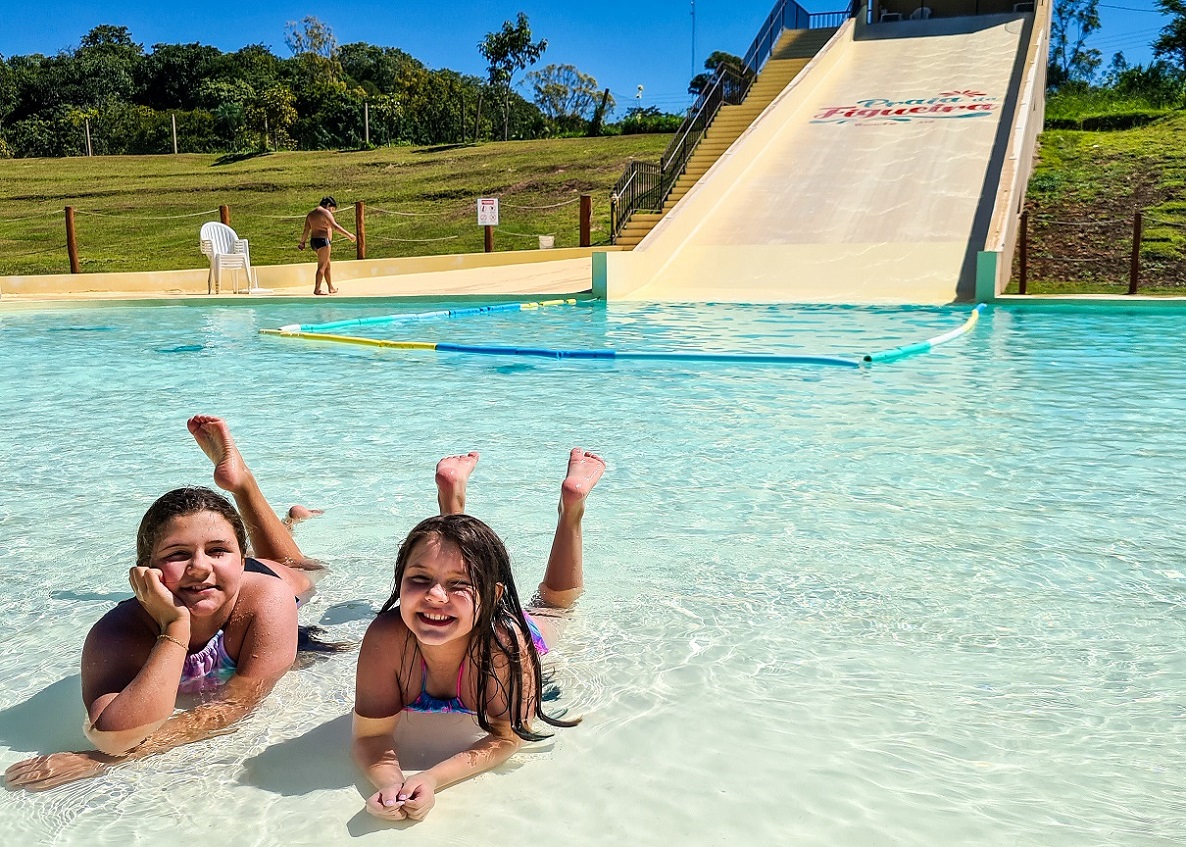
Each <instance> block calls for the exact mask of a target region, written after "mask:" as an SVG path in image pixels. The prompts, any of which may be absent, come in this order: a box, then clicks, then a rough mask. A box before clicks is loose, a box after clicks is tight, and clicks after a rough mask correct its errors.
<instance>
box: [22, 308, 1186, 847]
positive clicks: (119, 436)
mask: <svg viewBox="0 0 1186 847" xmlns="http://www.w3.org/2000/svg"><path fill="white" fill-rule="evenodd" d="M398 308H403V307H400V306H393V304H387V306H386V307H384V306H377V305H376V304H375V303H373V302H372V303H370V304H366V305H361V304H359V305H355V304H349V303H345V302H341V303H332V304H317V306H294V305H291V304H290V305H283V306H274V305H270V304H263V303H259V304H242V305H236V306H233V307H196V306H183V305H177V306H166V307H156V308H102V309H88V310H81V309H80V310H73V309H52V310H45V311H21V312H4V313H0V354H2V355H3V361H4V363H5V368H4V371H3V374H4V375H3V376H2V377H0V388H2V389H3V391H2V398H3V401H2V402H0V431H2V432H3V433H4V444H5V449H4V456H5V460H4V462H3V464H2V465H0V498H2V499H0V574H3V575H4V586H3V589H0V644H3V645H4V647H3V651H2V652H0V678H2V679H4V680H5V686H4V687H3V690H0V764H3V765H4V766H7V765H8V764H11V763H12V762H14V761H16V760H17V759H20V758H24V757H25V756H26V755H29V754H31V753H34V752H40V751H43V750H51V749H67V748H69V747H70V746H71V745H83V744H84V740H83V738H82V735H81V732H80V730H79V724H80V723H81V720H82V715H83V712H82V707H81V704H80V702H79V700H78V656H79V653H80V649H81V642H82V637H83V635H84V633H85V632H86V629H87V628H88V627H89V626H90V624H91V623H92V622H93V621H94V620H95V619H96V618H98V617H99V616H100V615H101V614H102V613H103V612H104V611H105V610H107V609H108V608H110V606H111V604H112V603H113V602H115V601H117V600H118V599H122V598H124V597H126V596H128V595H129V591H128V588H127V584H126V572H127V568H128V567H129V565H130V564H131V558H132V554H133V548H134V533H135V527H136V524H137V522H138V521H139V518H140V515H141V514H142V512H143V510H144V509H145V508H146V507H147V505H148V504H149V503H150V502H151V501H152V500H153V499H154V498H155V497H156V496H157V495H159V494H160V493H162V492H163V491H165V490H167V489H169V488H172V487H175V486H176V485H179V484H182V483H186V482H195V483H206V482H208V480H209V470H208V465H207V463H206V460H205V458H204V457H203V456H202V455H201V453H200V451H199V450H198V449H197V448H196V446H195V445H194V444H193V443H192V441H191V440H190V438H189V436H188V434H187V433H186V431H185V420H186V418H187V417H188V416H189V415H191V414H194V413H196V412H199V411H202V412H209V413H213V414H220V415H223V416H225V417H227V418H228V420H229V421H230V423H231V427H232V430H233V431H234V433H235V435H236V438H237V440H238V442H239V444H240V446H241V447H242V449H243V451H244V453H245V455H246V456H247V458H248V460H249V461H250V463H251V464H252V466H253V468H254V470H255V471H256V474H257V476H258V477H259V479H260V481H261V483H262V486H263V488H264V491H265V493H266V494H267V495H268V496H269V498H270V499H271V500H272V502H273V504H274V505H275V506H277V507H278V508H280V507H283V506H286V505H288V504H289V503H291V502H301V503H305V504H307V505H313V506H321V507H323V508H325V509H326V510H327V513H326V515H325V516H324V517H321V518H318V519H317V520H314V521H310V522H308V523H306V524H303V525H302V526H301V527H300V529H299V530H298V532H299V536H298V537H299V540H300V542H301V544H302V547H303V548H304V549H305V550H306V552H308V553H309V554H311V555H315V556H318V557H320V558H322V559H324V560H325V561H326V562H328V563H329V565H330V567H331V568H332V572H331V574H330V575H329V576H328V577H327V578H326V580H325V581H324V582H323V583H322V585H321V591H320V593H319V594H318V595H317V597H315V599H314V601H313V602H312V603H311V604H310V606H309V607H308V608H307V609H306V610H305V611H304V613H303V617H302V619H303V620H304V621H305V622H321V623H323V624H325V625H326V626H327V627H328V629H329V630H330V633H331V635H333V636H336V637H343V638H350V639H357V638H359V637H360V636H361V634H362V631H363V630H364V628H365V626H366V623H367V621H368V620H369V618H370V615H371V613H372V611H373V610H374V609H376V608H377V607H378V605H379V603H380V602H381V601H382V600H383V599H385V597H386V596H387V593H388V590H389V580H390V572H391V564H392V562H393V560H394V552H395V542H396V540H397V539H399V538H401V537H402V536H403V535H404V534H405V533H406V531H407V530H408V529H409V528H410V527H411V525H412V524H413V523H415V522H416V521H417V520H418V519H419V518H421V517H423V516H425V515H427V514H429V513H431V512H432V510H433V508H434V499H433V489H432V468H433V464H434V463H435V461H436V459H437V458H438V457H439V456H440V455H443V454H444V453H448V452H454V451H458V450H468V449H478V450H481V451H482V461H481V464H480V465H479V467H478V470H477V472H476V474H475V476H474V479H473V481H472V484H471V499H470V505H471V510H472V511H473V512H474V513H475V514H478V515H479V516H481V517H483V518H485V519H487V520H488V521H489V522H490V523H491V524H492V525H493V526H494V527H495V528H496V529H498V530H499V531H500V532H501V533H502V535H503V536H504V538H505V539H506V540H507V542H508V546H509V548H510V550H511V553H512V556H513V557H514V560H515V562H516V568H517V574H518V576H519V580H520V584H521V587H523V588H525V587H528V586H531V585H534V580H537V579H538V574H539V572H540V568H541V567H542V562H543V560H544V557H545V556H546V552H547V545H548V541H549V539H550V533H551V528H552V525H553V521H554V511H553V510H554V508H555V500H556V492H557V485H558V482H559V479H560V476H561V474H562V472H563V468H564V460H565V454H566V451H567V449H568V448H569V447H570V446H573V445H577V444H579V445H581V446H585V447H588V448H591V449H594V450H597V451H599V452H601V453H602V454H603V455H605V457H606V458H607V459H608V460H609V463H610V471H609V473H608V475H607V476H606V478H605V479H604V480H603V482H602V483H601V484H600V485H599V487H598V489H597V491H595V492H594V494H593V497H592V499H591V501H590V509H589V514H588V517H587V521H586V544H587V553H586V562H587V564H586V571H587V579H588V591H587V594H586V596H585V597H584V598H583V599H582V601H581V604H580V607H579V614H578V617H577V619H576V621H575V622H574V624H573V626H572V627H571V628H570V630H569V640H568V641H567V642H566V643H565V644H564V645H563V647H562V649H561V650H560V651H559V657H558V659H559V662H558V674H559V678H560V680H561V681H562V683H563V686H564V691H565V697H564V699H565V703H566V705H567V706H568V707H569V710H570V714H580V715H583V716H584V722H583V723H582V724H581V725H580V726H579V727H577V728H574V729H571V730H563V731H560V732H559V733H558V734H557V736H556V737H555V738H554V739H553V741H552V742H550V743H546V744H543V745H540V746H539V747H537V748H536V749H534V750H532V751H529V752H525V753H523V754H520V755H519V756H518V757H516V759H515V760H513V762H512V764H511V765H510V766H508V767H505V768H503V769H500V770H499V771H498V772H495V773H491V774H486V775H483V776H480V777H478V778H477V779H475V780H472V781H470V782H468V783H464V784H461V785H458V786H455V787H452V788H450V789H448V790H447V791H446V792H444V793H443V794H442V795H441V796H440V797H439V798H438V803H437V807H436V809H435V810H434V811H433V813H432V814H431V815H430V816H429V818H428V820H427V821H425V822H424V823H422V824H418V825H416V826H415V827H414V828H412V829H411V830H410V831H409V832H407V833H403V834H396V833H386V832H385V830H386V827H385V826H383V825H381V824H378V823H374V824H372V823H371V821H370V819H369V818H368V816H366V815H365V813H364V812H362V795H361V793H360V792H359V790H358V788H356V786H355V779H356V775H355V773H354V770H353V768H352V766H351V764H350V762H349V760H348V756H347V752H346V747H345V743H346V739H347V736H348V723H347V722H346V721H345V720H344V719H343V717H342V716H343V715H346V714H347V713H348V712H349V710H350V706H351V702H352V688H353V676H352V675H353V665H354V654H353V653H350V654H347V655H344V656H335V657H333V658H331V659H329V660H328V661H325V662H322V663H319V664H316V665H314V666H312V667H310V668H306V669H304V670H300V671H297V672H294V673H291V674H289V675H288V676H287V677H286V678H285V679H284V680H283V681H282V682H281V683H280V685H279V686H278V688H277V690H276V692H275V693H274V694H273V695H272V697H271V698H270V699H269V700H268V701H267V702H266V704H265V706H264V707H263V709H262V710H261V711H260V712H259V713H258V714H256V715H255V716H253V717H251V718H250V719H248V720H247V721H246V722H245V723H244V724H243V726H242V727H241V728H240V730H239V731H238V732H237V733H235V734H234V735H230V736H225V737H221V738H217V739H213V740H211V741H208V742H204V743H201V744H197V745H191V746H189V747H186V748H182V749H179V750H175V751H172V752H171V753H168V754H166V755H163V756H160V757H157V758H155V759H150V760H148V761H145V762H141V763H137V764H134V765H130V766H126V767H123V768H120V769H118V770H115V771H113V772H110V773H108V774H106V775H104V776H102V777H100V778H98V779H95V780H91V781H87V782H81V783H78V784H75V785H73V786H67V787H65V788H63V789H59V790H58V791H56V792H52V793H49V794H44V795H28V794H23V793H7V794H6V795H5V799H6V802H5V803H4V805H3V807H2V808H0V828H2V829H3V831H5V832H9V833H11V838H12V840H13V843H49V842H51V841H52V842H53V843H55V844H60V845H75V844H78V845H81V844H88V845H91V844H116V843H124V842H125V841H132V842H141V841H142V842H148V841H150V840H153V841H156V842H158V843H177V842H178V841H179V840H180V839H181V838H182V837H186V838H194V837H197V838H200V839H201V840H202V842H203V844H205V845H207V847H222V845H228V847H229V845H232V844H234V845H238V844H244V843H248V844H261V845H267V844H292V845H298V844H299V845H303V844H318V845H328V844H346V843H354V842H355V840H356V839H362V840H363V841H364V842H374V843H379V842H380V841H381V840H383V839H388V840H389V839H391V838H395V837H398V838H418V837H419V838H431V839H432V840H433V841H434V842H435V843H443V844H479V843H480V844H494V843H512V841H521V840H523V839H524V838H546V839H552V838H557V839H559V840H561V841H562V842H563V843H569V844H581V845H593V844H606V843H615V842H617V843H643V844H668V843H673V842H675V843H681V844H689V845H710V844H733V843H762V844H766V843H775V844H796V845H821V846H822V845H828V847H837V846H838V845H851V847H868V845H878V847H880V846H881V845H928V847H933V846H934V845H950V844H976V845H998V844H999V845H1017V844H1022V845H1041V847H1062V845H1066V847H1083V845H1089V844H1108V845H1126V846H1127V845H1170V844H1180V843H1181V841H1182V837H1183V834H1184V833H1186V801H1184V800H1183V799H1182V798H1183V796H1184V794H1183V789H1184V788H1186V778H1184V777H1183V775H1182V773H1183V772H1182V768H1181V766H1180V763H1181V762H1182V761H1183V760H1184V759H1186V725H1184V719H1186V673H1183V671H1184V670H1186V667H1184V661H1186V660H1184V659H1183V658H1182V656H1183V655H1184V654H1183V651H1182V650H1181V647H1180V645H1181V644H1182V643H1183V641H1184V639H1186V555H1184V554H1183V553H1182V541H1183V530H1182V528H1181V525H1180V522H1179V521H1178V520H1177V517H1176V515H1177V511H1178V509H1179V508H1180V505H1181V504H1182V503H1183V502H1186V460H1184V459H1183V448H1182V441H1181V432H1182V431H1183V430H1184V428H1186V395H1184V393H1183V390H1182V388H1183V380H1182V376H1181V371H1180V362H1181V361H1182V359H1183V357H1184V356H1186V340H1184V339H1183V334H1182V333H1181V331H1180V318H1179V317H1177V316H1175V315H1174V314H1171V313H1165V314H1158V313H1144V314H1141V313H1131V314H1130V313H1124V312H1122V311H1119V310H1117V311H1102V310H1091V311H1074V310H1068V311H1064V312H1060V313H1057V314H1054V313H1037V312H1024V311H1016V312H1014V311H1008V310H1000V309H998V310H990V311H988V312H987V313H985V315H984V316H983V317H982V318H981V321H980V325H979V326H978V327H977V328H976V329H975V330H974V331H973V332H972V333H970V334H969V335H967V336H965V337H964V338H962V339H960V340H958V341H955V342H952V343H951V344H949V345H946V346H944V347H942V348H939V349H938V350H936V351H935V352H933V353H931V354H929V355H926V356H921V357H918V358H914V359H909V360H906V361H903V362H899V363H896V364H893V365H887V366H884V367H876V366H875V367H873V368H870V369H864V370H853V371H849V370H842V369H831V368H812V367H783V368H776V367H762V366H754V365H703V364H697V365H694V366H690V365H686V364H680V363H666V364H663V365H658V364H653V363H639V362H629V363H614V362H572V361H548V360H521V359H502V358H487V357H466V356H462V355H447V354H437V353H424V352H417V351H407V352H397V351H388V350H372V349H366V348H355V347H348V346H338V345H324V344H313V343H307V342H301V341H296V340H288V339H284V340H282V339H275V338H266V337H261V336H259V335H258V334H257V330H258V329H259V328H261V327H275V326H280V325H283V324H287V323H316V322H319V321H328V320H335V319H339V318H343V317H351V316H361V315H364V314H382V313H384V311H393V310H395V309H398ZM407 308H409V309H422V306H409V307H407ZM967 311H968V310H967V309H966V308H962V309H906V310H903V309H894V310H880V309H860V308H833V307H816V308H804V307H789V306H775V307H742V306H695V307H692V306H687V307H682V306H664V307H658V306H616V305H615V306H612V307H609V308H606V307H603V306H602V307H593V306H588V305H578V306H574V307H571V308H565V309H557V310H550V311H541V312H536V313H517V314H506V315H502V314H500V315H490V316H485V317H481V318H475V319H472V320H465V321H460V320H459V321H453V322H441V323H431V322H429V323H424V324H422V325H417V326H416V327H414V328H411V329H409V328H407V327H401V328H400V329H399V330H396V329H395V328H393V329H392V330H391V332H390V333H389V334H388V335H387V337H391V338H399V337H402V338H405V339H413V340H429V341H440V340H450V341H454V342H458V343H481V342H499V343H510V342H522V343H531V344H536V345H538V346H548V347H584V348H599V347H615V348H618V349H626V348H629V349H652V350H654V349H679V348H688V347H695V348H697V349H707V350H718V351H723V350H745V351H759V352H801V353H808V354H819V355H839V356H850V355H851V356H855V355H857V354H860V353H865V352H869V351H871V350H877V349H884V348H886V347H890V346H894V345H896V344H900V343H908V342H913V341H919V340H922V339H924V338H927V337H930V336H933V335H936V334H938V333H940V332H943V331H946V330H948V329H951V328H953V327H955V326H958V325H959V324H960V323H961V322H962V321H963V320H964V319H965V317H966V315H967ZM367 334H369V335H374V334H375V333H374V332H368V333H367ZM231 822H233V823H231ZM383 843H386V841H384V842H383Z"/></svg>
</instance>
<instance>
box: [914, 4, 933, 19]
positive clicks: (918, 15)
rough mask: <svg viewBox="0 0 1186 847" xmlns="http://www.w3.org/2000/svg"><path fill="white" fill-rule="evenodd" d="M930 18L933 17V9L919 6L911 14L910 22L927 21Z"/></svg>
mask: <svg viewBox="0 0 1186 847" xmlns="http://www.w3.org/2000/svg"><path fill="white" fill-rule="evenodd" d="M930 16H931V7H930V6H919V7H918V8H917V9H915V10H914V11H913V12H911V13H910V20H912V21H925V20H926V19H927V18H929V17H930Z"/></svg>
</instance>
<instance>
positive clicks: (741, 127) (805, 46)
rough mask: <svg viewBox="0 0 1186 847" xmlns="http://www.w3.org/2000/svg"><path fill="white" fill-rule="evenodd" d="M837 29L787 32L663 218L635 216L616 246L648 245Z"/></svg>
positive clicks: (712, 128)
mask: <svg viewBox="0 0 1186 847" xmlns="http://www.w3.org/2000/svg"><path fill="white" fill-rule="evenodd" d="M836 29H837V27H826V28H821V29H788V30H784V31H783V33H782V36H781V37H780V38H779V40H778V42H777V44H776V45H775V47H774V50H773V51H772V52H771V54H770V59H769V60H768V61H767V62H766V64H765V66H764V67H763V68H762V71H761V73H760V74H758V77H757V79H755V80H754V83H753V85H751V86H750V89H749V92H748V93H747V94H746V96H745V100H744V101H742V103H741V104H740V105H737V106H730V105H724V106H721V107H720V110H719V111H718V112H717V114H716V117H715V118H713V120H712V123H711V124H709V127H708V130H707V131H706V132H705V133H704V136H703V138H702V139H701V140H700V143H699V144H697V145H696V148H695V151H694V152H693V153H692V155H691V156H690V157H689V159H688V161H687V165H686V167H685V169H684V171H683V173H682V174H681V175H680V176H679V177H678V178H677V179H676V180H675V182H674V183H673V184H672V187H671V191H670V193H669V194H668V195H667V197H666V199H665V200H664V201H663V206H662V208H661V209H660V210H659V211H657V212H656V211H636V212H634V214H632V215H631V216H630V218H629V220H628V221H626V222H625V225H624V226H623V227H622V228H621V230H620V232H619V233H618V236H617V238H616V240H615V241H614V243H615V244H617V245H620V246H622V247H634V246H635V245H637V244H638V243H639V242H640V241H642V240H643V238H645V237H646V235H647V233H649V232H650V231H651V230H652V229H654V228H655V225H656V224H658V223H659V221H661V220H662V219H663V216H664V215H666V214H667V213H668V212H669V211H671V209H673V208H674V207H675V204H676V203H678V202H679V201H680V200H681V199H683V197H684V195H685V194H687V193H688V192H689V191H690V190H691V189H692V186H694V185H695V184H696V182H697V181H698V180H699V179H700V177H702V176H704V174H705V173H706V172H707V171H708V169H709V168H711V167H712V166H713V165H714V164H715V163H716V161H717V159H719V158H720V157H721V156H722V155H723V154H724V152H725V151H726V150H728V149H729V147H730V146H732V144H733V142H734V141H736V140H737V139H738V138H739V137H741V134H742V133H743V132H745V131H746V130H747V129H749V127H750V126H751V125H752V124H753V122H754V121H755V120H756V119H757V117H758V115H760V114H762V112H763V111H764V110H765V109H766V107H767V106H769V105H770V104H771V103H772V102H774V98H775V97H777V96H778V95H779V94H781V93H782V91H783V89H785V88H786V87H787V86H788V85H789V84H790V82H791V80H793V79H794V78H795V77H796V76H798V75H799V72H800V71H802V70H803V68H805V67H806V66H807V64H808V62H810V61H811V60H812V59H813V58H814V57H815V55H816V54H817V53H818V52H819V51H820V49H821V48H822V47H823V46H824V44H826V43H827V42H828V39H830V38H831V37H832V35H833V34H834V33H835V32H836Z"/></svg>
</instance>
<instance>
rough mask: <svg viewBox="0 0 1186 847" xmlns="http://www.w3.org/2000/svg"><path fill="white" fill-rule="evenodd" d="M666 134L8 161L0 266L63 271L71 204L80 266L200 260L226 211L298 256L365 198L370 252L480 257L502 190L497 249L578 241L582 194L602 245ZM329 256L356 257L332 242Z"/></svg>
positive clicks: (256, 243) (267, 247) (286, 254)
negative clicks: (614, 204) (315, 234)
mask: <svg viewBox="0 0 1186 847" xmlns="http://www.w3.org/2000/svg"><path fill="white" fill-rule="evenodd" d="M669 141H670V136H668V135H627V136H614V137H607V138H565V139H552V140H546V141H513V142H507V143H486V144H481V145H456V146H453V145H449V146H442V147H419V148H417V147H383V148H379V149H376V150H368V151H359V152H324V151H323V152H284V153H270V154H264V155H258V156H248V157H219V156H216V155H179V156H111V157H95V158H69V159H13V160H8V161H6V162H4V164H3V168H4V174H5V176H4V189H5V191H4V193H5V195H6V197H7V202H6V203H5V205H4V207H3V209H2V210H0V275H13V274H40V273H66V272H68V271H69V269H70V267H69V259H68V257H67V254H66V249H65V243H66V230H65V222H64V215H63V208H64V207H65V206H73V207H75V209H76V212H75V221H76V230H77V237H78V245H79V255H80V261H81V265H82V270H83V271H84V272H88V271H91V272H93V271H143V270H166V269H178V268H200V267H204V266H205V264H206V259H205V257H204V256H202V255H201V253H200V252H199V251H198V230H199V228H200V226H201V224H202V223H203V222H204V221H208V220H218V211H217V210H218V207H219V206H220V205H224V204H225V205H227V206H229V207H230V221H231V226H232V227H234V228H235V229H236V230H237V232H238V233H239V235H240V237H243V238H247V239H249V240H250V242H251V258H252V262H254V263H255V264H260V265H269V264H283V263H288V262H296V261H301V260H307V259H308V258H309V257H308V255H307V254H301V253H299V252H298V251H297V249H296V243H297V240H298V239H299V237H300V233H301V226H302V224H303V221H304V216H305V213H306V212H308V211H309V209H311V208H313V207H314V206H315V205H317V202H318V201H319V200H320V199H321V197H322V196H324V195H326V194H332V195H334V197H335V198H336V199H337V201H338V205H339V210H338V219H339V222H340V223H341V224H342V225H343V226H345V227H346V228H347V229H349V230H351V231H354V229H355V222H354V208H353V204H354V202H355V201H357V200H362V201H364V202H365V203H366V208H367V212H366V225H367V226H366V229H367V258H385V257H391V256H410V255H433V254H440V253H465V252H477V251H481V250H482V249H483V231H482V229H481V228H480V227H478V225H477V211H476V205H475V203H476V199H477V198H479V197H499V198H501V202H500V206H501V209H500V212H501V214H500V226H499V228H498V230H497V231H496V235H495V248H496V249H498V250H512V249H520V250H521V249H535V248H537V247H538V244H539V241H538V236H539V235H554V236H555V246H556V247H575V246H577V244H578V242H579V230H578V226H579V221H578V203H577V202H576V201H577V199H578V197H579V195H580V194H582V193H587V194H590V195H592V198H593V242H594V243H595V244H596V243H599V242H600V243H608V242H609V194H610V190H611V189H612V187H613V186H614V184H615V183H616V182H617V180H618V177H619V176H620V175H621V173H622V169H623V168H624V167H625V164H626V162H627V161H629V160H630V159H646V160H649V161H657V160H658V158H659V155H660V154H661V153H662V151H663V149H664V148H665V147H666V146H667V143H668V142H669ZM336 254H337V255H338V256H339V257H342V258H353V256H354V248H353V245H351V244H349V243H348V242H345V241H342V242H340V244H339V245H338V247H337V250H336Z"/></svg>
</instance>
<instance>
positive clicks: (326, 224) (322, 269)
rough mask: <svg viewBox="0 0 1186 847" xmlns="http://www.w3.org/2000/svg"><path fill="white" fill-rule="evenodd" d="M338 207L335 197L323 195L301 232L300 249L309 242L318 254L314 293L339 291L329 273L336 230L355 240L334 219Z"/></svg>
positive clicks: (306, 219)
mask: <svg viewBox="0 0 1186 847" xmlns="http://www.w3.org/2000/svg"><path fill="white" fill-rule="evenodd" d="M337 209H338V202H337V201H336V200H334V198H333V197H330V196H327V197H322V198H321V202H320V203H319V204H318V205H317V208H316V209H314V210H313V211H312V212H310V213H309V214H307V215H305V230H304V232H302V233H301V240H300V241H298V242H297V249H298V250H304V249H305V244H306V243H308V245H309V246H310V247H312V248H313V252H315V253H316V254H317V273H316V274H315V275H314V277H313V293H314V294H324V293H329V294H337V293H338V289H336V288H334V284H333V282H331V281H330V273H329V253H330V242H331V241H333V233H334V230H335V229H336V230H337V231H338V232H340V233H342V234H343V235H344V236H346V237H347V238H349V239H350V240H351V241H354V240H355V238H354V236H353V235H351V234H350V233H349V232H347V231H346V230H345V229H343V228H342V227H341V226H339V225H338V222H337V221H336V220H334V212H336V211H337ZM323 279H324V280H325V286H326V289H327V290H326V291H325V292H323V291H322V290H321V281H322V280H323Z"/></svg>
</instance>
